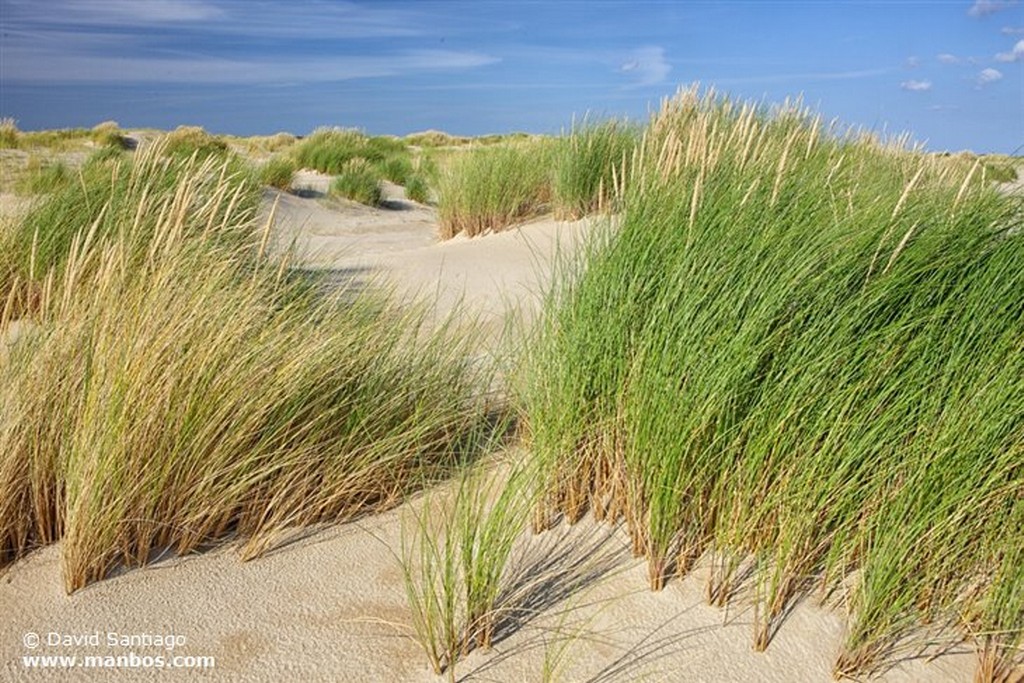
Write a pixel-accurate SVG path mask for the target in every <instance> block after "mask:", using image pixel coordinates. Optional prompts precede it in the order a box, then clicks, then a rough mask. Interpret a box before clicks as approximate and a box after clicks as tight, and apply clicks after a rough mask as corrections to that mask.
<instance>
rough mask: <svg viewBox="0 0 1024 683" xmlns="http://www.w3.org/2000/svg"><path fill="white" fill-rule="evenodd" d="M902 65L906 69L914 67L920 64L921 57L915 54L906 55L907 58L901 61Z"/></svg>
mask: <svg viewBox="0 0 1024 683" xmlns="http://www.w3.org/2000/svg"><path fill="white" fill-rule="evenodd" d="M903 65H904V66H905V67H907V68H908V69H916V68H917V67H919V66H921V58H920V57H917V56H911V57H907V60H906V61H905V62H903Z"/></svg>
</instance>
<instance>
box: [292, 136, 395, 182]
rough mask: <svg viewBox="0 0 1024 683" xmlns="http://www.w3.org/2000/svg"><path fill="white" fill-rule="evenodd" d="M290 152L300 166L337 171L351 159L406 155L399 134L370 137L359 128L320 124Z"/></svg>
mask: <svg viewBox="0 0 1024 683" xmlns="http://www.w3.org/2000/svg"><path fill="white" fill-rule="evenodd" d="M292 154H293V155H294V156H295V161H296V163H297V164H298V165H299V166H301V167H303V168H311V169H314V170H317V171H321V172H322V173H328V174H330V175H337V174H339V173H341V172H342V169H344V168H345V165H346V164H348V162H350V161H352V160H353V159H365V160H366V161H368V162H370V163H372V164H375V165H380V164H383V163H385V162H387V161H388V160H390V159H392V158H394V157H401V156H403V155H404V156H407V155H408V151H407V146H406V144H405V143H404V142H403V141H402V140H400V139H398V138H390V137H385V136H378V137H369V136H367V135H365V134H364V133H362V132H360V131H358V130H350V129H341V128H319V129H317V130H315V131H313V133H312V135H310V136H309V137H307V138H305V139H303V140H302V141H301V142H299V143H298V144H297V145H296V146H295V147H294V148H293V149H292Z"/></svg>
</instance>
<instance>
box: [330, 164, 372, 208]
mask: <svg viewBox="0 0 1024 683" xmlns="http://www.w3.org/2000/svg"><path fill="white" fill-rule="evenodd" d="M380 180H381V177H380V174H379V172H378V171H377V169H376V168H375V167H374V166H373V165H372V164H370V162H368V161H366V160H365V159H360V158H356V159H351V160H349V161H348V162H347V163H346V164H345V165H344V166H343V167H342V168H341V170H340V172H339V173H338V175H337V176H336V177H335V178H334V182H332V183H331V194H334V195H337V196H339V197H345V198H346V199H351V200H353V201H357V202H359V203H360V204H366V205H367V206H379V205H380V202H381V198H382V197H383V194H382V192H381V189H380Z"/></svg>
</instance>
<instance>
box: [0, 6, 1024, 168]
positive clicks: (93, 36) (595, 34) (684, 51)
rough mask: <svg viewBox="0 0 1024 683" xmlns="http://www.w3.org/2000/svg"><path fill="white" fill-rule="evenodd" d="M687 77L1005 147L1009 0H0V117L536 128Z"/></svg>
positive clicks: (1012, 84)
mask: <svg viewBox="0 0 1024 683" xmlns="http://www.w3.org/2000/svg"><path fill="white" fill-rule="evenodd" d="M694 81H699V82H700V83H702V84H703V85H707V86H710V85H713V86H715V87H716V89H718V90H720V91H722V92H726V93H729V94H730V95H733V96H735V97H739V98H743V99H754V100H758V101H762V100H763V101H766V102H774V101H780V100H782V99H784V98H785V97H791V96H798V95H802V96H803V98H804V101H805V103H806V104H808V105H810V106H811V107H813V108H815V109H817V110H818V111H820V112H821V113H822V114H823V115H825V116H826V117H827V118H833V117H838V118H839V119H840V120H841V121H842V122H844V123H846V124H850V125H855V126H862V127H864V128H867V129H871V130H876V131H882V132H889V133H897V132H901V131H910V132H911V133H912V134H913V136H914V138H915V139H916V140H918V141H921V142H924V143H926V144H927V146H928V148H930V149H935V150H941V149H950V150H958V149H973V150H975V151H979V152H1006V153H1013V152H1016V153H1018V154H1024V2H1021V1H1020V0H975V1H973V2H972V1H971V0H955V1H952V0H951V1H946V2H935V1H928V2H911V1H898V0H892V1H876V2H860V1H853V0H850V1H839V2H832V1H830V0H819V1H805V2H767V1H746V2H737V1H728V2H614V1H611V0H607V1H602V0H591V1H590V2H583V1H572V0H569V1H562V2H511V1H500V2H499V1H496V0H478V1H477V2H428V1H421V2H369V1H363V2H356V1H353V2H347V1H335V0H319V1H316V0H310V1H302V0H287V1H275V0H0V116H10V117H13V118H15V119H17V121H18V125H19V127H20V128H22V129H23V130H33V129H39V128H58V127H78V126H92V125H94V124H96V123H98V122H100V121H103V120H108V119H114V120H116V121H118V122H120V123H121V125H122V126H125V127H142V126H147V127H157V128H173V127H175V126H177V125H180V124H196V125H202V126H205V127H206V128H207V129H209V130H211V131H214V132H219V133H235V134H240V135H250V134H261V133H272V132H275V131H278V130H287V131H291V132H294V133H299V134H302V133H307V132H309V131H310V130H312V129H313V128H315V127H317V126H321V125H338V126H354V127H359V128H363V129H365V130H366V131H368V132H369V133H373V134H383V133H392V134H399V135H402V134H407V133H410V132H414V131H418V130H424V129H428V128H435V129H442V130H446V131H449V132H451V133H457V134H466V135H478V134H484V133H491V132H508V131H513V130H523V131H529V132H541V133H557V132H559V131H560V130H561V129H563V128H565V127H567V126H568V125H569V124H570V123H571V121H572V119H573V116H574V115H576V116H581V115H583V114H586V113H588V112H589V113H590V114H591V115H592V116H612V115H614V116H628V117H630V118H634V119H642V118H643V117H644V116H645V115H646V113H647V112H648V111H649V110H650V108H652V107H655V106H657V103H658V102H659V100H660V99H661V98H662V97H664V96H666V95H670V94H672V93H673V92H675V90H676V89H677V88H678V87H679V86H680V85H685V84H689V83H692V82H694Z"/></svg>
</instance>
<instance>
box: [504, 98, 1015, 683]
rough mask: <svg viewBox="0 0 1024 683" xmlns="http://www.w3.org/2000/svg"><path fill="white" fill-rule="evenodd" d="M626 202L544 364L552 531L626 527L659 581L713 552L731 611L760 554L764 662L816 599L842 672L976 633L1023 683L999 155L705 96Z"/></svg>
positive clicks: (571, 268)
mask: <svg viewBox="0 0 1024 683" xmlns="http://www.w3.org/2000/svg"><path fill="white" fill-rule="evenodd" d="M621 188H622V189H621V193H620V195H619V196H618V198H617V201H618V202H619V204H620V209H621V222H620V224H619V226H618V228H617V229H616V230H614V231H611V230H607V231H604V232H602V233H601V234H600V236H599V237H598V238H597V239H595V240H594V241H593V243H592V244H591V246H590V248H589V249H588V251H587V253H586V254H585V255H584V257H583V258H582V259H581V260H580V261H579V262H578V263H575V264H567V265H566V270H567V273H566V275H574V276H575V277H568V276H567V277H564V278H562V279H561V282H562V284H561V285H559V286H557V287H556V288H555V289H554V290H553V291H552V292H551V293H550V294H549V296H548V298H547V301H546V303H545V312H546V315H545V318H544V319H543V321H542V323H541V324H540V325H539V326H538V328H537V329H536V330H535V336H534V337H533V338H531V340H530V341H529V343H528V344H527V348H528V352H527V357H526V358H525V359H524V360H523V366H522V369H521V371H520V372H519V376H518V385H517V386H518V395H519V398H520V401H521V410H522V414H523V422H524V424H525V426H526V427H525V429H526V432H527V434H528V436H527V441H528V447H529V449H530V452H531V453H532V457H533V458H535V459H536V461H537V463H538V464H539V465H540V466H541V468H542V469H543V470H544V471H546V472H547V474H546V476H545V480H546V484H545V491H544V500H543V502H542V503H541V504H540V505H538V506H537V508H536V511H535V520H534V524H535V527H536V528H537V529H543V528H546V527H547V526H549V525H551V524H554V523H556V521H557V520H559V519H567V520H569V521H570V522H572V521H575V520H578V519H580V517H581V516H582V515H584V514H586V513H587V512H588V511H589V512H590V513H592V514H593V515H594V516H595V517H597V518H598V519H603V520H607V521H608V522H611V523H615V522H617V521H619V520H622V521H624V523H625V524H626V525H627V527H628V529H629V532H630V534H631V536H632V539H633V547H634V551H635V552H636V554H637V555H640V556H643V557H645V558H646V559H647V562H648V566H649V577H650V585H651V587H652V588H653V589H660V588H661V587H662V586H663V585H664V584H665V582H666V581H668V580H670V579H671V578H672V577H674V576H682V575H685V574H687V573H688V571H689V570H690V569H691V568H692V567H693V565H694V564H695V562H697V561H698V560H701V559H703V560H704V561H708V562H711V563H712V567H713V571H712V577H711V579H710V581H709V583H708V585H707V595H708V599H709V600H710V601H711V602H713V603H716V604H724V603H725V602H727V601H728V600H729V599H730V597H731V596H732V595H733V594H734V592H735V589H736V586H737V584H738V582H739V581H740V577H741V575H742V573H743V571H745V570H746V569H748V568H750V567H751V566H752V567H753V568H754V571H755V574H754V577H755V578H754V582H755V588H756V594H757V604H758V610H757V618H756V628H755V633H754V646H755V647H756V648H757V649H764V648H765V647H767V646H768V644H769V642H770V641H771V638H772V635H773V634H774V632H775V630H776V629H777V628H778V626H779V624H780V623H781V621H782V620H783V618H784V616H785V614H786V610H787V607H788V606H790V605H791V604H792V602H793V601H794V600H796V599H797V598H798V597H799V596H801V595H804V594H807V593H808V592H809V591H811V590H816V591H819V595H821V596H822V597H823V598H825V599H828V598H838V597H839V596H845V599H844V602H843V607H844V608H845V609H846V610H847V611H848V613H849V620H850V621H849V630H848V634H847V636H846V642H845V646H844V649H843V651H842V652H841V653H839V655H838V657H837V661H836V664H835V670H836V673H837V675H855V674H859V673H863V672H865V671H870V670H873V669H874V668H875V667H877V666H881V665H884V663H885V661H886V658H887V657H888V656H890V655H891V654H892V653H893V652H895V651H896V648H897V647H898V646H905V645H906V644H907V642H906V640H907V639H910V640H911V642H912V643H914V642H916V643H920V642H923V640H925V639H926V638H927V637H928V636H935V635H936V634H937V633H938V634H946V635H947V636H948V634H949V633H951V632H958V633H962V634H964V635H968V636H970V637H971V638H973V640H974V641H975V642H976V644H977V647H978V650H979V652H980V653H981V664H980V669H979V671H980V673H981V675H980V679H981V680H998V679H999V676H1000V675H1001V674H1005V673H1006V672H1008V671H1009V670H1010V668H1011V663H1012V662H1013V661H1016V660H1019V658H1020V652H1021V651H1020V649H1019V648H1020V645H1021V642H1022V636H1024V631H1022V625H1024V562H1022V559H1024V450H1022V448H1024V365H1022V363H1024V354H1022V353H1021V351H1022V343H1024V299H1022V297H1021V296H1020V292H1021V291H1024V289H1022V288H1024V271H1021V269H1020V268H1019V264H1020V263H1022V262H1024V239H1022V236H1021V235H1020V229H1021V227H1022V226H1021V223H1022V212H1021V206H1020V203H1019V200H1014V199H1011V198H1008V197H1005V196H1001V195H1000V194H998V193H997V192H996V191H995V190H994V189H993V187H992V184H991V183H990V182H989V181H988V180H987V179H986V178H985V168H984V165H983V164H982V163H980V162H979V161H977V160H974V161H973V162H971V163H967V164H965V163H962V160H957V159H945V158H941V157H937V156H933V155H927V154H924V153H922V152H919V151H915V150H908V149H907V148H906V146H905V144H903V141H894V142H891V143H880V142H877V141H875V140H873V139H871V138H869V137H866V136H863V135H858V134H854V133H844V132H843V131H839V130H836V129H834V128H830V127H827V126H824V125H822V123H821V122H820V121H819V120H818V119H817V118H815V117H812V116H811V115H810V114H809V113H807V112H805V111H803V110H801V109H800V108H798V107H795V106H783V107H779V108H776V109H774V110H771V111H767V110H765V109H763V108H759V107H755V106H753V105H742V104H736V103H732V102H729V101H728V100H726V99H722V98H717V97H715V96H714V95H713V94H707V95H706V96H703V97H702V96H700V95H699V94H698V92H697V91H696V90H695V89H694V90H689V91H685V92H682V93H681V94H680V95H679V96H678V97H677V98H675V99H673V100H671V101H667V102H666V103H665V105H664V106H663V108H662V109H661V111H659V112H658V113H657V114H656V115H654V116H653V118H652V120H651V121H650V123H649V125H648V126H647V128H646V129H645V130H644V133H643V138H642V141H641V142H640V144H639V145H638V146H637V148H636V150H635V152H634V153H633V155H632V158H631V160H630V165H629V168H628V178H627V179H626V182H624V183H623V184H622V186H621ZM1015 264H1017V265H1015Z"/></svg>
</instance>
